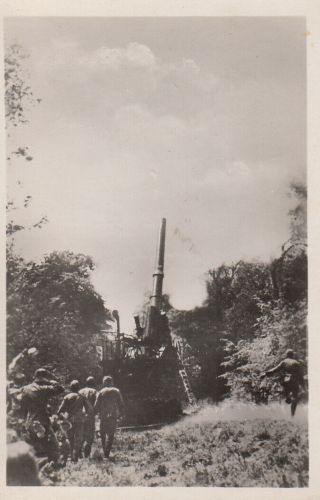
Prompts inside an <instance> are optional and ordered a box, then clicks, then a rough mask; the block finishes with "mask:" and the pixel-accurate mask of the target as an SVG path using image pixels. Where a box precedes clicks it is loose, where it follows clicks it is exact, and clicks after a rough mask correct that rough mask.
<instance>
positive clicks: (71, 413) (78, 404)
mask: <svg viewBox="0 0 320 500" xmlns="http://www.w3.org/2000/svg"><path fill="white" fill-rule="evenodd" d="M79 390H80V383H79V381H78V380H73V381H72V382H71V384H70V392H69V394H67V395H66V396H65V397H64V398H63V401H62V403H61V406H60V408H59V410H58V412H57V414H58V415H63V414H67V416H66V418H67V419H68V420H69V422H70V424H71V425H70V428H69V431H68V439H69V441H70V447H71V460H72V461H73V462H77V461H78V459H79V457H80V455H81V447H82V442H83V427H84V421H85V417H86V415H88V414H90V413H93V408H92V405H91V404H90V403H89V401H87V399H86V398H85V397H84V396H82V395H81V394H79Z"/></svg>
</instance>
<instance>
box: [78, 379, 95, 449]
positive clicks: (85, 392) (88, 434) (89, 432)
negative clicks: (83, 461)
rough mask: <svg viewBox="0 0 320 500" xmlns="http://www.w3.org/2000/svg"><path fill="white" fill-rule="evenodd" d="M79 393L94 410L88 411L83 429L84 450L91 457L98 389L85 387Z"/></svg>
mask: <svg viewBox="0 0 320 500" xmlns="http://www.w3.org/2000/svg"><path fill="white" fill-rule="evenodd" d="M79 394H81V396H83V397H84V398H85V399H86V400H87V401H88V402H89V403H90V405H91V406H92V411H91V412H89V413H87V416H86V418H85V421H84V429H83V443H84V448H83V452H84V456H85V457H89V456H90V453H91V447H92V443H93V440H94V432H95V415H94V410H93V408H94V405H95V402H96V396H97V391H96V389H94V387H84V388H83V389H81V390H80V391H79Z"/></svg>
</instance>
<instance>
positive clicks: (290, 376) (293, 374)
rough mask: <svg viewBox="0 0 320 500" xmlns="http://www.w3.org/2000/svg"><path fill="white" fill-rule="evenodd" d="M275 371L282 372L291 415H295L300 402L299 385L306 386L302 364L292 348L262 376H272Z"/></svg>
mask: <svg viewBox="0 0 320 500" xmlns="http://www.w3.org/2000/svg"><path fill="white" fill-rule="evenodd" d="M275 373H281V374H282V381H281V383H282V386H283V388H284V394H285V398H286V402H287V403H288V404H290V403H291V415H292V416H293V415H294V414H295V411H296V407H297V403H298V393H299V386H301V387H304V386H305V384H304V378H303V372H302V365H301V363H299V361H297V360H296V359H295V354H294V352H293V350H292V349H288V350H287V351H286V353H285V358H284V359H283V360H282V361H280V363H279V364H278V365H277V366H275V367H274V368H271V369H270V370H268V371H266V372H265V373H263V374H262V376H261V377H264V376H270V375H273V374H275Z"/></svg>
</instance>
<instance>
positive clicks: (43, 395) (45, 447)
mask: <svg viewBox="0 0 320 500" xmlns="http://www.w3.org/2000/svg"><path fill="white" fill-rule="evenodd" d="M63 390H64V389H63V387H62V386H61V385H58V384H57V383H54V382H50V381H48V380H43V379H38V378H36V379H35V380H34V381H33V382H32V383H31V384H29V385H26V386H24V387H23V388H22V390H21V410H22V412H23V413H24V415H25V416H26V429H27V432H28V440H29V442H30V444H31V445H32V446H33V447H34V448H35V451H36V453H37V454H39V455H43V454H45V455H46V456H48V458H49V460H54V461H56V460H57V459H58V457H59V445H58V442H57V439H56V437H55V434H54V432H53V429H52V426H51V423H50V418H49V414H48V411H47V403H48V399H49V398H50V397H52V396H56V395H57V394H60V393H61V392H63Z"/></svg>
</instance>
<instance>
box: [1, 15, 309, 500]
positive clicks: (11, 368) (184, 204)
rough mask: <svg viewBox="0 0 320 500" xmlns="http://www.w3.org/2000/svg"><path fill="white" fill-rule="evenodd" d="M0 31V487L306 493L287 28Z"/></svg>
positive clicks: (300, 39)
mask: <svg viewBox="0 0 320 500" xmlns="http://www.w3.org/2000/svg"><path fill="white" fill-rule="evenodd" d="M3 36H4V49H3V71H4V98H5V107H4V114H5V118H4V119H5V142H6V151H5V156H3V160H5V164H6V378H7V382H6V435H7V439H6V441H7V449H6V452H7V455H6V482H7V483H6V484H7V486H39V487H40V486H47V487H48V486H49V487H90V488H94V487H100V488H101V487H139V486H141V487H159V488H161V487H216V488H225V489H227V488H239V487H240V488H287V489H294V488H300V489H303V488H308V487H309V430H308V419H309V415H308V413H309V412H308V399H309V398H308V393H309V391H308V388H309V379H310V372H309V369H308V330H307V317H308V246H307V245H308V239H307V50H306V47H307V38H308V26H307V22H306V18H305V17H303V16H289V15H288V16H261V17H258V16H237V15H234V16H233V15H229V16H228V17H223V16H186V17H184V16H183V13H181V16H132V17H130V16H122V17H116V16H114V17H112V16H96V17H91V16H82V17H80V16H78V17H77V16H18V15H17V16H8V17H5V18H4V22H3ZM42 491H43V490H42ZM105 491H108V490H105ZM260 491H261V490H257V491H256V493H257V495H260V493H259V492H260ZM281 491H282V490H281ZM89 494H90V493H89ZM274 494H275V495H278V493H277V491H275V492H274ZM279 495H280V494H279ZM17 498H18V497H17ZM279 498H280V496H279ZM310 498H311V497H310ZM314 498H315V497H314Z"/></svg>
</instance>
